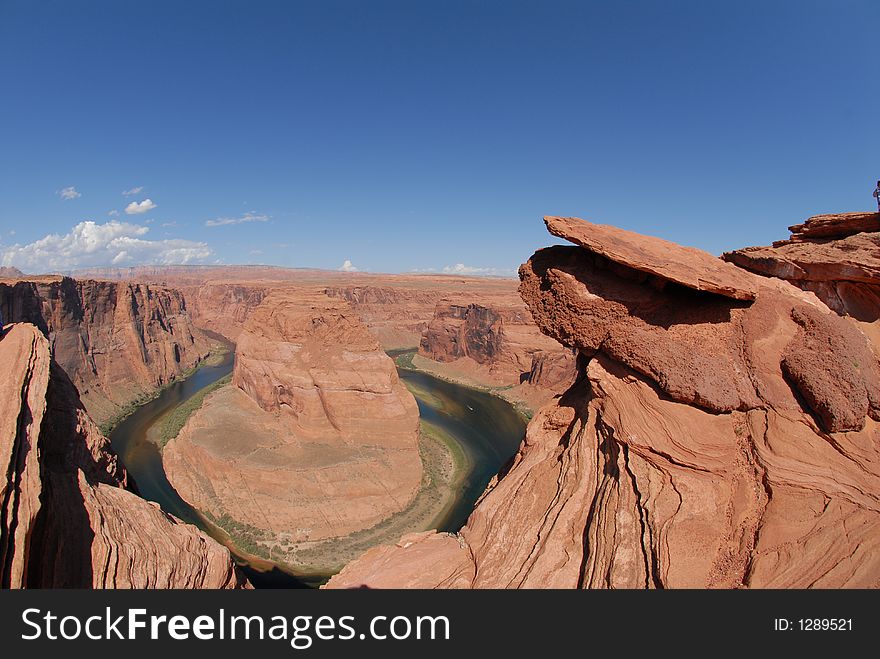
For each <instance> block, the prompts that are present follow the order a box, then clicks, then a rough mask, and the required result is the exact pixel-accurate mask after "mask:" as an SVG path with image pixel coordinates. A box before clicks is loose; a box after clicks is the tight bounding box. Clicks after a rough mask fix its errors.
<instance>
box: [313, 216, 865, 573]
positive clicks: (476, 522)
mask: <svg viewBox="0 0 880 659" xmlns="http://www.w3.org/2000/svg"><path fill="white" fill-rule="evenodd" d="M548 225H549V226H550V227H551V231H553V232H554V233H556V234H557V235H564V236H565V237H568V238H570V239H572V240H574V241H575V242H577V243H578V244H579V245H581V247H553V248H549V249H544V250H541V251H539V252H538V253H536V254H535V255H534V256H533V257H532V259H530V261H529V262H528V263H526V264H524V265H523V266H522V268H521V270H520V277H521V280H522V283H521V287H520V291H521V293H522V296H523V299H524V300H525V301H526V303H527V304H528V306H529V308H530V310H531V312H532V315H533V317H534V319H535V321H536V322H537V323H538V325H539V326H540V327H541V329H542V330H543V331H544V332H546V333H547V334H549V335H550V336H552V337H554V338H556V339H557V340H558V341H560V342H561V343H562V344H564V345H566V346H569V347H572V348H574V349H576V350H577V352H578V354H579V360H578V361H579V366H580V368H579V378H578V380H577V382H576V383H575V384H574V385H573V386H572V387H570V388H569V389H568V391H566V393H565V394H564V395H563V396H562V397H561V398H560V399H558V400H555V401H552V402H550V403H548V404H547V405H546V406H544V407H543V408H542V409H541V410H540V412H539V413H538V414H537V415H536V416H535V417H534V418H533V419H532V421H531V423H530V424H529V426H528V429H527V434H526V438H525V440H524V441H523V444H522V445H521V447H520V451H519V454H518V455H517V457H516V458H515V460H514V462H513V464H512V465H510V467H509V468H508V469H506V470H505V472H504V473H503V474H502V475H501V477H500V478H499V479H498V480H497V482H496V483H495V484H494V486H493V487H492V489H491V490H490V491H489V492H488V493H487V494H486V495H485V496H484V498H483V499H482V500H481V502H480V503H479V504H478V505H477V507H476V509H475V510H474V512H473V514H472V515H471V517H470V519H469V520H468V523H467V525H466V526H465V527H464V528H463V529H462V531H461V533H460V534H459V535H458V536H448V535H438V534H433V535H424V536H419V537H411V538H408V539H407V538H405V539H403V540H402V541H401V542H400V543H398V545H397V546H394V547H380V548H376V549H374V550H371V552H369V553H368V554H366V555H364V556H363V557H362V558H361V559H359V560H357V561H354V562H353V563H352V564H350V565H349V566H347V567H346V568H345V569H344V570H343V571H342V572H341V573H340V574H339V575H337V576H336V577H334V578H333V579H332V580H331V582H330V587H357V586H361V585H367V586H371V585H375V586H381V587H394V586H404V587H405V586H409V585H411V586H416V587H478V588H479V587H494V588H498V587H501V588H519V587H534V588H544V587H566V588H568V587H584V588H604V587H618V588H619V587H627V588H668V587H673V588H674V587H696V588H706V587H721V588H741V587H771V588H791V587H829V588H840V587H880V554H878V549H880V424H878V418H880V416H878V410H880V408H878V405H877V392H878V386H877V382H878V380H877V378H878V369H880V364H878V360H877V356H876V354H877V353H876V350H877V344H876V343H874V342H872V339H871V338H870V336H869V335H868V334H866V333H865V332H863V331H862V329H861V328H860V326H859V325H858V324H857V323H853V322H851V319H850V318H847V317H844V316H841V315H839V314H838V313H835V312H834V311H833V310H832V309H829V308H828V306H826V305H825V304H824V303H823V302H822V301H820V300H819V299H818V298H817V297H816V296H815V295H814V294H813V293H811V292H806V291H804V290H801V288H799V287H796V286H794V285H792V284H789V283H787V282H785V281H781V280H779V279H771V278H767V277H761V276H758V275H757V274H753V273H750V272H747V271H746V270H737V269H736V268H733V269H732V270H731V267H730V264H724V265H723V267H722V266H721V265H720V264H722V263H723V262H722V261H720V260H717V259H713V257H711V256H710V255H708V254H703V253H700V254H699V255H698V256H694V257H693V258H690V256H689V255H692V254H693V250H683V249H675V248H671V247H669V244H668V243H663V244H660V243H657V242H656V241H655V240H654V239H648V240H642V239H641V238H640V237H635V238H630V236H632V234H627V233H626V232H623V233H621V232H619V231H616V230H615V231H608V230H607V228H599V229H596V225H591V224H588V223H579V222H578V221H576V220H566V221H565V222H564V223H556V222H554V221H553V219H552V218H551V219H549V220H548ZM554 229H555V230H554ZM859 235H862V236H863V235H864V234H859ZM843 240H847V239H846V238H844V239H843ZM707 282H708V283H707ZM877 311H878V309H877V307H870V305H869V306H868V310H867V312H869V313H873V314H876V313H877Z"/></svg>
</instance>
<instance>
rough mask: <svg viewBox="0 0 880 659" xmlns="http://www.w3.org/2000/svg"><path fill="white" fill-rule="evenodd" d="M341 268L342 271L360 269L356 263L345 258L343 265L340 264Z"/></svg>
mask: <svg viewBox="0 0 880 659" xmlns="http://www.w3.org/2000/svg"><path fill="white" fill-rule="evenodd" d="M339 269H340V270H342V272H357V271H358V269H357V268H356V267H354V263H352V262H351V261H349V260H348V259H345V260H344V261H343V262H342V265H341V266H339Z"/></svg>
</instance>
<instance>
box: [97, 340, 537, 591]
mask: <svg viewBox="0 0 880 659" xmlns="http://www.w3.org/2000/svg"><path fill="white" fill-rule="evenodd" d="M398 354H399V353H398ZM233 363H234V355H233V353H232V352H229V353H227V354H226V355H225V356H224V357H223V360H222V361H221V362H220V363H218V364H216V365H205V366H202V367H201V368H199V369H198V370H197V371H196V372H195V373H193V374H192V375H191V376H190V377H188V378H187V379H185V380H181V381H180V382H175V383H174V384H172V385H170V386H169V387H167V388H166V389H165V390H163V391H162V393H161V394H160V395H159V396H158V397H157V398H155V399H153V400H151V401H149V402H148V403H146V404H144V405H142V406H141V407H139V408H138V409H137V410H136V411H135V412H134V413H133V414H131V415H130V416H128V417H127V418H126V419H124V420H123V421H122V422H121V423H120V424H119V425H118V426H116V428H115V429H114V430H113V431H112V432H111V433H110V441H111V443H112V445H113V448H114V449H115V450H116V452H117V453H118V454H119V456H120V458H121V459H122V461H123V463H124V464H125V466H126V468H127V469H128V472H129V474H131V476H132V477H133V478H134V481H135V484H136V485H137V488H138V491H139V493H140V495H141V496H142V497H144V498H145V499H148V500H150V501H155V502H156V503H158V504H159V505H160V506H161V507H162V510H164V511H166V512H168V513H171V514H173V515H175V516H176V517H179V518H180V519H182V520H183V521H185V522H188V523H190V524H195V525H196V526H198V527H199V528H201V529H202V530H203V531H205V532H206V533H208V534H209V535H211V536H212V537H214V538H215V539H217V540H218V541H219V542H221V543H223V544H224V545H226V546H227V547H229V549H230V551H231V552H232V554H233V557H234V558H235V560H236V563H238V564H239V566H240V567H241V568H242V570H243V571H244V572H245V574H246V575H247V577H248V579H250V581H251V583H253V584H254V586H256V587H268V588H272V587H274V588H302V587H313V586H315V585H317V584H319V583H320V582H321V581H322V579H321V578H320V577H308V576H303V577H297V576H294V575H293V574H290V573H289V572H287V571H285V569H281V568H280V567H279V566H275V565H272V564H271V563H269V562H267V561H264V560H259V559H253V558H252V557H247V556H243V555H241V554H239V553H237V552H236V550H235V548H234V547H232V546H231V543H230V541H229V538H228V537H227V536H226V534H225V533H224V532H223V531H222V530H221V529H218V528H217V527H215V526H214V525H213V524H211V523H210V522H209V521H208V520H206V519H205V518H204V517H203V516H202V515H201V514H199V512H198V511H197V510H195V509H194V508H192V506H190V505H189V504H187V503H186V502H185V501H184V500H183V499H181V498H180V496H179V495H178V494H177V492H176V491H175V489H174V488H173V487H172V486H171V483H169V482H168V478H167V477H166V475H165V469H164V467H163V465H162V454H161V452H160V451H159V448H158V447H157V446H156V444H154V443H153V442H151V441H150V440H149V439H148V432H149V430H150V428H152V427H153V425H154V424H156V423H157V422H158V421H159V420H160V419H161V418H162V417H163V416H164V415H165V414H167V413H168V412H169V411H171V410H172V409H174V408H175V407H177V406H178V405H180V404H182V403H184V402H185V401H186V400H188V399H189V398H190V397H192V396H194V395H195V394H197V393H198V392H199V391H201V390H202V389H204V388H205V387H208V386H210V385H211V384H213V383H215V382H217V381H218V380H220V379H221V378H223V377H225V376H227V375H229V374H230V373H231V372H232V366H233ZM398 370H399V373H400V378H401V380H403V381H404V383H406V384H407V386H408V387H409V388H410V390H411V391H412V392H413V394H414V395H415V397H416V401H417V402H418V406H419V414H420V416H421V418H422V419H423V420H424V421H426V422H429V423H432V424H434V425H436V426H438V427H440V428H441V429H442V430H443V431H445V432H446V433H448V435H450V436H451V437H452V438H453V439H454V440H455V441H456V443H457V444H458V445H459V446H460V448H461V450H462V451H464V452H465V453H466V455H467V457H468V461H467V462H468V465H469V470H468V471H467V473H465V474H463V475H462V476H463V477H462V480H461V486H460V491H459V492H458V495H457V497H456V498H455V500H454V502H453V505H452V506H451V507H450V509H449V510H448V511H447V512H446V514H445V515H444V518H443V519H442V520H440V521H439V523H438V526H439V527H440V530H443V531H457V530H459V529H460V528H461V527H462V526H463V525H464V523H465V522H466V521H467V518H468V515H470V512H471V510H473V507H474V504H475V503H476V501H477V499H478V498H479V496H480V495H481V494H482V492H483V491H484V490H485V488H486V485H487V483H488V482H489V480H490V479H491V478H492V476H494V475H495V474H496V473H497V472H498V471H499V470H500V469H501V467H503V466H504V464H505V463H506V462H507V460H509V459H510V457H511V456H513V454H514V453H515V452H516V450H517V448H518V447H519V444H520V442H521V440H522V438H523V435H524V432H525V422H524V420H523V419H522V417H521V416H520V415H519V414H518V413H517V412H516V410H515V409H514V408H513V406H512V405H510V404H509V403H507V402H506V401H504V400H501V399H500V398H498V397H496V396H492V395H491V394H488V393H486V392H483V391H479V390H476V389H471V388H469V387H465V386H461V385H457V384H453V383H451V382H447V381H445V380H441V379H439V378H436V377H434V376H432V375H429V374H427V373H423V372H421V371H412V370H408V369H403V368H401V369H398Z"/></svg>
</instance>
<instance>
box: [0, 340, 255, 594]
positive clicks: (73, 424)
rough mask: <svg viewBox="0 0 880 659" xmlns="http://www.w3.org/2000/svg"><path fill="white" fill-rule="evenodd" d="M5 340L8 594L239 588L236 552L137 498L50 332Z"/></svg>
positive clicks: (3, 551) (3, 490) (1, 391)
mask: <svg viewBox="0 0 880 659" xmlns="http://www.w3.org/2000/svg"><path fill="white" fill-rule="evenodd" d="M6 330H7V331H6V334H5V336H3V337H2V338H0V363H2V364H3V366H4V377H3V378H2V379H0V464H2V465H3V473H4V474H5V476H4V477H3V479H0V505H2V509H0V586H2V587H4V588H24V587H28V588H57V587H76V588H232V587H245V586H247V581H246V580H245V579H244V578H243V577H242V575H241V574H240V573H239V571H238V569H237V568H236V567H235V565H234V563H233V562H232V559H231V557H230V555H229V552H228V551H227V550H226V549H225V548H224V547H222V546H221V545H219V544H217V543H216V542H214V541H213V540H212V539H211V538H209V537H208V536H206V535H204V534H203V533H201V532H200V531H199V530H198V529H196V528H195V527H193V526H190V525H187V524H183V523H181V522H180V521H178V520H176V519H175V518H173V517H171V516H170V515H167V514H165V513H163V512H162V511H161V510H160V509H159V508H158V507H157V506H156V505H155V504H152V503H149V502H147V501H145V500H143V499H141V498H140V497H138V496H136V495H135V494H133V493H132V492H130V491H129V490H128V488H129V487H130V483H129V482H128V476H127V474H126V471H125V468H124V467H123V466H122V465H121V464H120V463H119V461H118V460H117V458H116V455H115V453H114V452H113V450H112V449H111V447H110V445H109V442H108V440H107V439H106V438H105V437H104V436H103V435H102V434H101V433H100V431H99V430H98V428H97V426H96V425H95V423H94V422H93V421H92V419H91V418H90V417H89V415H88V413H87V412H86V410H85V409H84V407H83V406H82V404H81V402H80V400H79V397H78V395H77V391H76V388H75V387H74V385H73V383H72V382H71V380H70V379H69V378H68V377H67V374H66V373H65V371H64V370H62V369H61V368H60V367H59V365H58V364H57V363H55V361H54V360H53V359H52V357H51V354H50V345H49V341H48V340H47V338H46V337H45V335H44V333H43V331H41V330H40V329H38V328H37V327H35V326H34V325H30V324H27V323H16V324H14V325H7V327H6Z"/></svg>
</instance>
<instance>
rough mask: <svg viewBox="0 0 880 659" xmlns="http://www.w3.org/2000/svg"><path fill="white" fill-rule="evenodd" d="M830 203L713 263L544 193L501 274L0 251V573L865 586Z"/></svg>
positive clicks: (170, 583) (867, 534) (867, 567)
mask: <svg viewBox="0 0 880 659" xmlns="http://www.w3.org/2000/svg"><path fill="white" fill-rule="evenodd" d="M853 217H855V216H851V215H847V214H840V215H833V216H831V215H825V216H819V217H817V218H811V219H810V220H807V221H806V222H805V223H803V224H801V225H796V226H793V227H792V236H791V238H789V239H788V240H783V241H778V242H776V243H774V244H773V245H772V246H770V247H748V248H744V249H741V250H738V251H734V252H729V253H725V254H724V255H723V256H722V257H721V258H718V257H715V256H712V255H710V254H708V253H706V252H702V251H700V250H696V249H694V248H685V247H681V246H679V245H676V244H674V243H671V242H668V241H664V240H661V239H659V238H654V237H646V236H642V235H639V234H636V233H632V232H628V231H624V230H622V229H617V228H614V227H610V226H607V225H599V224H594V223H591V222H586V221H584V220H579V219H576V218H558V217H549V216H548V217H546V218H545V223H546V225H547V228H548V229H549V231H550V232H551V233H552V234H553V235H554V236H556V237H558V238H561V239H564V240H565V241H567V242H569V243H570V244H569V245H567V246H562V245H557V246H553V247H547V248H544V249H539V250H538V251H537V252H536V253H535V254H534V255H533V256H532V257H531V258H530V259H529V260H528V261H526V262H525V263H524V264H523V265H522V266H521V268H520V270H519V280H520V281H519V284H518V287H517V283H516V281H515V280H512V279H484V278H475V277H468V276H448V275H447V276H437V275H374V274H369V273H355V274H351V273H344V272H342V273H340V272H336V273H334V272H326V271H296V270H285V269H271V268H259V267H251V268H242V267H234V266H210V267H200V268H192V267H189V268H187V267H174V266H168V267H149V268H134V269H123V270H117V269H100V270H92V271H89V272H80V273H75V275H74V276H73V277H56V276H30V275H24V274H23V273H21V272H20V271H14V270H12V269H4V271H3V272H2V278H0V311H2V313H3V318H4V320H5V322H6V323H7V324H6V325H5V327H4V336H3V337H2V339H0V354H2V363H3V364H4V365H6V368H7V371H8V373H9V376H8V377H7V378H5V379H4V380H3V382H2V384H0V392H2V396H0V404H2V407H0V410H2V419H0V420H2V437H0V440H2V442H0V448H2V460H3V463H4V464H5V465H7V467H6V474H7V476H6V478H5V480H4V481H3V483H2V502H3V516H2V523H3V525H4V526H3V530H4V532H3V535H2V547H0V549H2V556H3V563H2V583H3V585H4V586H5V587H57V586H90V587H208V588H214V587H239V588H240V587H249V586H250V585H251V581H253V583H256V584H257V585H260V584H261V583H262V580H263V579H270V578H271V577H270V576H268V575H270V574H271V573H272V570H280V571H281V572H283V573H284V574H288V575H297V576H298V577H312V578H313V579H317V581H318V582H319V583H320V582H323V581H325V580H326V579H327V577H330V578H329V582H328V583H327V585H326V587H329V588H346V587H362V586H368V587H416V588H538V587H541V588H543V587H560V588H694V587H696V588H743V587H745V588H749V587H758V588H765V587H770V588H803V587H824V588H841V587H871V588H874V587H877V586H878V585H880V559H878V556H880V552H878V549H880V547H878V543H880V471H878V464H880V459H878V453H877V452H878V450H880V449H878V446H880V430H878V423H880V398H878V392H880V361H878V354H880V353H878V351H880V343H878V337H880V332H878V329H877V328H878V322H880V321H878V317H880V288H878V280H877V277H876V262H875V261H876V253H877V250H878V249H880V247H878V246H880V243H878V236H880V233H878V224H877V222H878V218H880V216H878V215H877V214H876V213H875V214H864V213H863V214H859V215H858V217H856V218H855V220H854V219H853ZM224 352H226V356H224ZM212 369H213V370H212ZM211 373H212V374H214V375H211V376H210V377H207V375H206V374H211ZM203 375H205V377H202V376H203ZM224 376H225V377H224ZM200 378H201V379H200ZM148 408H149V410H150V412H149V415H145V416H144V417H143V419H141V420H137V418H138V417H137V415H138V412H137V411H136V410H142V411H143V412H144V413H145V412H146V411H147V409H148ZM133 411H134V412H135V413H134V414H132V412H133ZM129 418H130V419H131V421H126V419H129ZM147 419H148V421H147ZM527 419H528V426H527V427H525V420H527ZM136 420H137V422H136V423H135V421H136ZM98 423H101V424H103V425H102V426H99V425H98ZM126 424H128V425H126ZM135 429H136V430H135ZM108 436H109V437H111V438H112V439H113V442H112V444H111V442H110V440H108ZM145 451H146V453H145ZM145 456H147V457H145ZM127 463H128V464H127ZM331 575H333V576H331ZM285 583H287V582H285Z"/></svg>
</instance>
